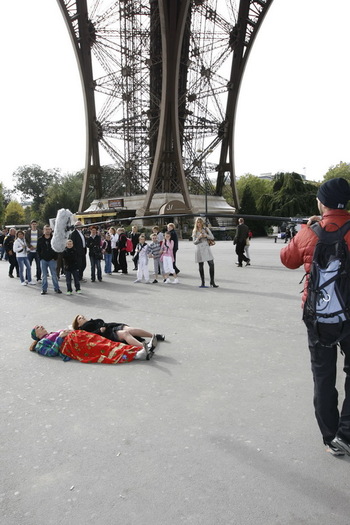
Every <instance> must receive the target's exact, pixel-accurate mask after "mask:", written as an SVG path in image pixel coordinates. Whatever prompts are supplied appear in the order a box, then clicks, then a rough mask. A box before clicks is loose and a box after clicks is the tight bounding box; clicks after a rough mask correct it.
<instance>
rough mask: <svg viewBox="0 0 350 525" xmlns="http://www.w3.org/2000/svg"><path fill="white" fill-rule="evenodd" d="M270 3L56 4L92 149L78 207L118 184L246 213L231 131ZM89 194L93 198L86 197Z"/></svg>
mask: <svg viewBox="0 0 350 525" xmlns="http://www.w3.org/2000/svg"><path fill="white" fill-rule="evenodd" d="M272 1H273V0H237V1H235V0H119V1H111V0H57V2H58V4H59V6H60V9H61V12H62V14H63V17H64V19H65V22H66V25H67V28H68V31H69V34H70V37H71V41H72V43H73V48H74V51H75V54H76V58H77V62H78V66H79V70H80V75H81V80H82V86H83V93H84V100H85V114H86V130H87V150H86V164H85V173H84V182H83V189H82V194H81V201H80V208H79V209H80V211H82V210H83V209H84V206H86V204H87V199H88V196H89V195H90V194H91V188H92V189H93V192H94V196H95V198H96V199H100V198H101V197H102V183H101V181H102V170H103V168H102V166H101V160H100V159H101V154H102V152H103V154H104V155H107V156H108V158H109V159H110V162H111V164H113V167H114V168H115V169H114V170H113V177H114V180H113V185H114V186H112V190H113V188H114V189H115V191H116V192H117V191H120V188H122V190H123V194H124V195H125V196H127V195H135V194H138V195H141V196H142V205H141V206H140V207H139V209H138V210H137V212H136V213H137V215H147V214H150V210H151V206H152V200H153V199H154V198H155V196H157V194H165V195H167V196H168V197H169V195H177V196H178V195H180V196H182V199H183V211H185V212H188V213H197V212H198V209H197V208H196V206H195V205H194V203H193V195H204V194H205V196H206V198H207V194H208V195H212V196H218V197H220V196H222V193H223V189H224V186H225V185H226V186H227V185H229V186H230V187H231V190H232V197H233V202H234V205H235V207H236V208H237V209H238V208H239V199H238V194H237V188H236V180H235V170H234V141H233V137H234V126H235V115H236V108H237V101H238V94H239V89H240V85H241V81H242V77H243V73H244V69H245V66H246V63H247V59H248V56H249V53H250V50H251V48H252V45H253V42H254V40H255V37H256V35H257V32H258V30H259V28H260V26H261V23H262V21H263V19H264V17H265V15H266V13H267V11H268V9H269V7H270V5H271V4H272ZM89 192H90V193H89Z"/></svg>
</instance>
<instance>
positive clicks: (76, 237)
mask: <svg viewBox="0 0 350 525" xmlns="http://www.w3.org/2000/svg"><path fill="white" fill-rule="evenodd" d="M69 238H70V239H72V241H73V244H74V248H75V249H76V250H77V252H78V253H79V254H81V255H85V254H86V241H87V239H85V246H84V244H83V240H82V238H81V235H80V233H79V232H78V230H73V231H72V233H71V234H70V236H69Z"/></svg>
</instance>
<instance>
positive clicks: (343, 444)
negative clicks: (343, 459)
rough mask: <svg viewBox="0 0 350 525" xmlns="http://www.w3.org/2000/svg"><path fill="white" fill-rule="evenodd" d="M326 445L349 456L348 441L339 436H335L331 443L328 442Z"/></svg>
mask: <svg viewBox="0 0 350 525" xmlns="http://www.w3.org/2000/svg"><path fill="white" fill-rule="evenodd" d="M328 446H332V447H333V448H335V449H338V450H340V451H341V452H343V453H345V454H347V455H348V456H350V443H348V442H347V441H345V439H343V438H342V437H340V436H335V438H334V439H333V441H332V443H330V445H328ZM337 455H338V456H339V455H340V454H337Z"/></svg>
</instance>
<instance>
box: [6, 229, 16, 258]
mask: <svg viewBox="0 0 350 525" xmlns="http://www.w3.org/2000/svg"><path fill="white" fill-rule="evenodd" d="M14 242H15V236H14V235H10V234H9V233H8V234H7V235H6V237H5V240H4V247H5V251H6V253H7V254H8V253H10V252H12V253H13V243H14Z"/></svg>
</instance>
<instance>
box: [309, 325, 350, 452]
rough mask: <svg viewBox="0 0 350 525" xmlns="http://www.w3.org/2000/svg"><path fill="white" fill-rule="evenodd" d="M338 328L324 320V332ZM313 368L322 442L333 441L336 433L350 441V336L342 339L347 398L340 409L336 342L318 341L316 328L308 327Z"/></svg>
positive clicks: (327, 333)
mask: <svg viewBox="0 0 350 525" xmlns="http://www.w3.org/2000/svg"><path fill="white" fill-rule="evenodd" d="M334 330H336V328H335V327H334V326H332V325H331V324H324V325H323V326H322V327H321V328H320V332H321V333H322V335H329V336H331V335H332V332H334ZM308 339H309V349H310V355H311V370H312V375H313V380H314V407H315V415H316V419H317V423H318V426H319V428H320V431H321V434H322V437H323V442H324V443H325V444H326V443H330V442H331V441H332V439H333V438H334V437H335V435H336V434H339V435H340V436H341V437H343V438H344V439H345V440H346V441H348V442H350V337H347V338H345V339H344V340H343V341H341V342H340V343H339V345H340V349H341V352H342V353H343V354H344V372H345V384H344V395H345V397H344V401H343V404H342V407H341V410H340V413H339V408H338V391H337V389H336V378H337V357H338V347H337V346H332V347H328V346H322V345H321V344H320V343H315V336H314V333H313V331H312V330H311V329H310V328H308Z"/></svg>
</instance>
